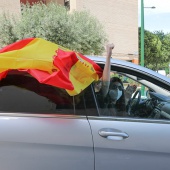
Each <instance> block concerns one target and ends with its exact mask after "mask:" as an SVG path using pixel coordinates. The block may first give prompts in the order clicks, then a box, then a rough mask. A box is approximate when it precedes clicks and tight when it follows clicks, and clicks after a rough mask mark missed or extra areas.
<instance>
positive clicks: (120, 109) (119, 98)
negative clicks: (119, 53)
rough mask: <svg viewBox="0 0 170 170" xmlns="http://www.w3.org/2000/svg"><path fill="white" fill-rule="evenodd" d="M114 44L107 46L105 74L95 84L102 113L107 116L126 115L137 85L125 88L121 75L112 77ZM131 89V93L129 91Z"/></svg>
mask: <svg viewBox="0 0 170 170" xmlns="http://www.w3.org/2000/svg"><path fill="white" fill-rule="evenodd" d="M113 49H114V44H108V45H107V46H106V52H107V55H106V64H105V66H104V70H103V76H102V78H101V80H99V81H98V82H97V83H96V84H95V92H96V96H97V99H98V103H99V107H100V108H102V112H101V114H102V115H107V116H125V114H126V104H127V102H128V100H129V99H130V98H131V96H132V93H133V92H134V91H135V90H136V88H135V86H128V87H127V89H126V90H124V87H123V83H122V81H121V79H120V78H119V77H112V78H110V67H111V63H110V59H111V56H112V50H113ZM130 91H131V94H130V93H129V92H130Z"/></svg>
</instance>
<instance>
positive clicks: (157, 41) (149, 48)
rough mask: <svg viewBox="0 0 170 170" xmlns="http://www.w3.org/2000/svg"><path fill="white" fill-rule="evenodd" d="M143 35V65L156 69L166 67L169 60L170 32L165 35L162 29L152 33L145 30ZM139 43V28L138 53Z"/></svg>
mask: <svg viewBox="0 0 170 170" xmlns="http://www.w3.org/2000/svg"><path fill="white" fill-rule="evenodd" d="M144 35H145V36H144V37H145V38H144V45H145V46H144V58H145V66H146V67H148V68H150V69H153V70H156V71H157V70H159V69H164V68H166V67H168V64H169V62H170V34H167V35H165V34H164V33H163V32H162V31H156V32H154V33H152V32H150V31H146V30H145V32H144ZM140 43H141V41H140V28H139V55H140V52H141V51H140V45H141V44H140ZM140 56H141V55H140Z"/></svg>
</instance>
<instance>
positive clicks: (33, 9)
mask: <svg viewBox="0 0 170 170" xmlns="http://www.w3.org/2000/svg"><path fill="white" fill-rule="evenodd" d="M0 34H1V35H3V36H1V40H0V46H1V47H2V46H4V45H7V44H10V43H12V42H15V41H17V40H21V39H24V38H28V37H38V38H44V39H46V40H49V41H51V42H54V43H57V44H59V45H62V46H64V47H66V48H69V49H71V50H75V51H78V52H81V53H83V54H87V55H92V54H102V52H103V50H104V48H103V47H104V44H105V42H106V40H107V39H106V33H105V32H104V29H103V26H102V25H101V23H99V21H98V20H97V19H96V18H95V17H93V16H92V15H90V14H89V12H87V11H81V12H76V11H74V12H71V13H70V12H69V11H68V10H67V9H66V8H65V7H63V6H60V5H58V4H55V3H49V4H48V5H45V4H39V3H37V4H34V5H33V6H30V5H29V4H27V5H22V15H21V17H20V18H19V19H18V18H13V19H12V20H11V17H9V16H7V15H6V14H4V15H3V16H2V17H1V20H0Z"/></svg>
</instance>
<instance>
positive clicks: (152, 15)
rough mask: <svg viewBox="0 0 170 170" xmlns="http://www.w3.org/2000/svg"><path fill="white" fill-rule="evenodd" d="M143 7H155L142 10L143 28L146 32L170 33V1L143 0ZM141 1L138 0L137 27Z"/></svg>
mask: <svg viewBox="0 0 170 170" xmlns="http://www.w3.org/2000/svg"><path fill="white" fill-rule="evenodd" d="M143 2H144V7H152V6H154V7H156V8H155V9H151V8H144V27H145V29H146V30H148V31H151V32H154V31H163V32H164V33H165V34H167V33H170V0H143ZM140 6H141V0H138V13H139V14H138V25H139V26H140V25H141V19H140V18H141V8H140Z"/></svg>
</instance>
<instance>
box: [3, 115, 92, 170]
mask: <svg viewBox="0 0 170 170" xmlns="http://www.w3.org/2000/svg"><path fill="white" fill-rule="evenodd" d="M23 114H24V113H23ZM23 114H14V115H13V116H8V114H7V115H6V116H5V115H3V116H0V129H1V130H0V166H1V168H2V169H3V170H13V169H17V170H21V169H22V170H23V169H24V170H30V169H32V170H33V169H35V170H38V169H41V170H47V169H60V170H66V169H84V170H86V169H87V168H88V169H89V170H93V169H94V153H93V144H92V137H91V131H90V128H89V123H88V121H87V119H86V117H78V116H62V115H61V116H56V115H48V116H43V115H38V114H37V115H30V114H29V115H28V114H24V116H22V115H23ZM82 134H83V135H82ZM82 164H86V166H82Z"/></svg>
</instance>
